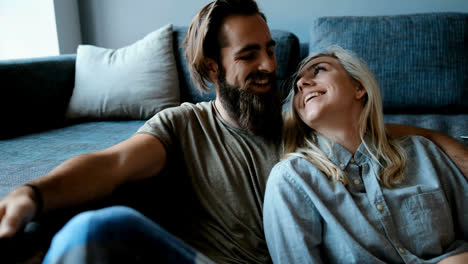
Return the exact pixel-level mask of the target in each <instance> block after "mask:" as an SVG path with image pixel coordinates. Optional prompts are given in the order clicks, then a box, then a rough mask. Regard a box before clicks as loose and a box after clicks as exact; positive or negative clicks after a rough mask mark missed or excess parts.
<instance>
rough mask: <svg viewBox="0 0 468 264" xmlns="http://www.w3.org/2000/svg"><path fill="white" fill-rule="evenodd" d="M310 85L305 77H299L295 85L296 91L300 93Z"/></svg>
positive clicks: (309, 81) (310, 82) (311, 82)
mask: <svg viewBox="0 0 468 264" xmlns="http://www.w3.org/2000/svg"><path fill="white" fill-rule="evenodd" d="M312 85H313V81H312V80H310V79H308V78H305V77H301V78H300V79H299V80H298V81H297V83H296V86H297V89H298V90H299V91H300V92H302V91H303V90H304V88H305V87H309V86H312Z"/></svg>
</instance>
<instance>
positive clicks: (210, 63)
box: [204, 58, 219, 83]
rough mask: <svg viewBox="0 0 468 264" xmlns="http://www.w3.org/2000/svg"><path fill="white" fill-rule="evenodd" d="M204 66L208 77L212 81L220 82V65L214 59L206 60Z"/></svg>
mask: <svg viewBox="0 0 468 264" xmlns="http://www.w3.org/2000/svg"><path fill="white" fill-rule="evenodd" d="M204 64H205V69H206V71H207V74H208V77H210V79H211V81H212V82H213V83H215V82H216V81H217V80H218V73H219V68H218V67H219V66H218V63H216V61H215V60H213V59H212V58H205V61H204Z"/></svg>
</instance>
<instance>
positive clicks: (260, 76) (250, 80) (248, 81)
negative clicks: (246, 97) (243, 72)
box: [244, 72, 276, 89]
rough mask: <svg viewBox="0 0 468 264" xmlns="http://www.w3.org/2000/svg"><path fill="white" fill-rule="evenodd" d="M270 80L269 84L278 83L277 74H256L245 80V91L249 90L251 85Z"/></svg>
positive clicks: (248, 76)
mask: <svg viewBox="0 0 468 264" xmlns="http://www.w3.org/2000/svg"><path fill="white" fill-rule="evenodd" d="M265 79H267V80H268V83H269V84H274V82H276V73H274V72H272V73H264V72H254V73H251V74H249V75H247V77H246V78H245V87H244V88H245V89H248V87H249V85H251V84H252V83H255V82H257V81H261V80H265Z"/></svg>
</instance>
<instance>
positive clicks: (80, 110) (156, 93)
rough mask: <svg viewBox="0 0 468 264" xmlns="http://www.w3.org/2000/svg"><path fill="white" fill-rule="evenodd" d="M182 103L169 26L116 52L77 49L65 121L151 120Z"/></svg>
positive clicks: (97, 49) (85, 46)
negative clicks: (73, 80) (78, 119)
mask: <svg viewBox="0 0 468 264" xmlns="http://www.w3.org/2000/svg"><path fill="white" fill-rule="evenodd" d="M179 104H180V98H179V81H178V76H177V68H176V64H175V58H174V53H173V42H172V25H171V24H168V25H166V26H164V27H162V28H160V29H158V30H156V31H154V32H152V33H150V34H148V35H147V36H146V37H145V38H143V39H141V40H139V41H137V42H135V43H134V44H132V45H129V46H127V47H123V48H120V49H116V50H113V49H105V48H101V47H95V46H91V45H80V46H79V47H78V50H77V56H76V69H75V88H74V89H73V94H72V96H71V99H70V103H69V106H68V109H67V118H70V119H74V118H85V119H149V118H150V117H152V116H153V115H154V114H156V113H157V112H159V111H161V110H162V109H164V108H167V107H172V106H177V105H179Z"/></svg>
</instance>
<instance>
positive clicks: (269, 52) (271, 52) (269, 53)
mask: <svg viewBox="0 0 468 264" xmlns="http://www.w3.org/2000/svg"><path fill="white" fill-rule="evenodd" d="M267 54H268V56H270V57H271V56H273V55H275V51H274V50H267Z"/></svg>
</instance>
